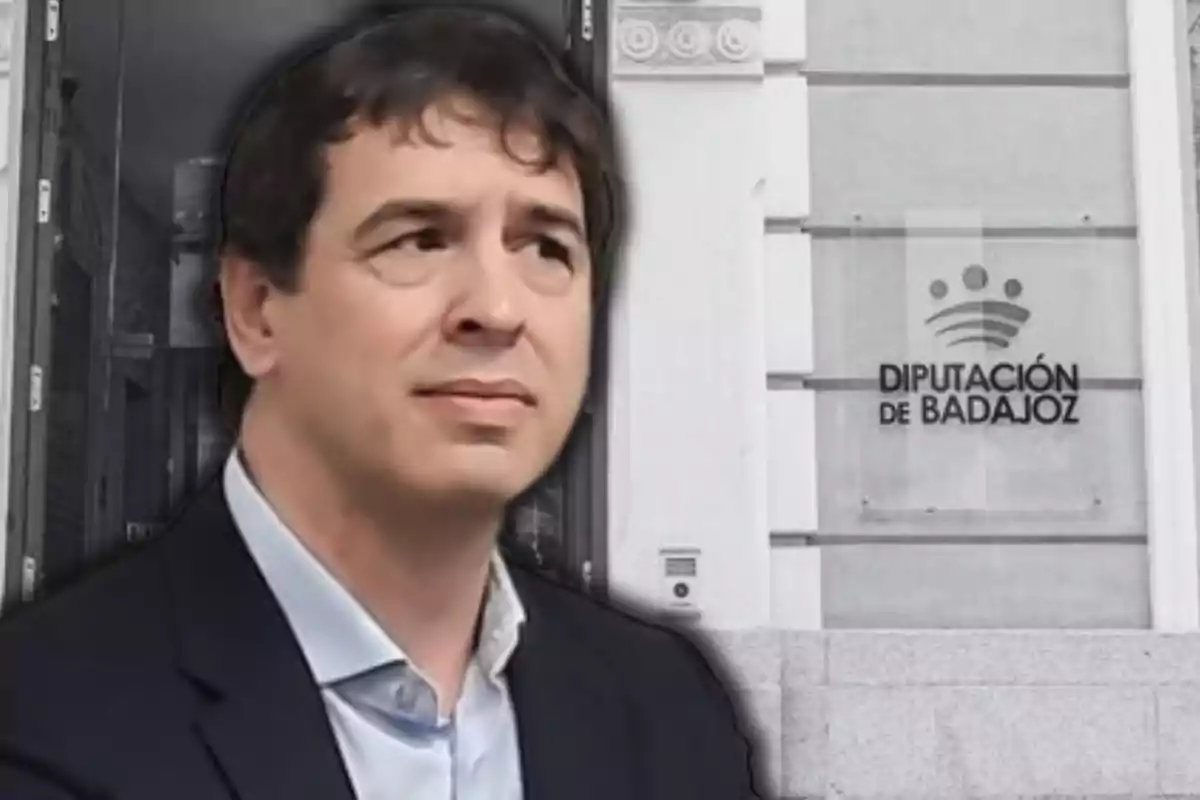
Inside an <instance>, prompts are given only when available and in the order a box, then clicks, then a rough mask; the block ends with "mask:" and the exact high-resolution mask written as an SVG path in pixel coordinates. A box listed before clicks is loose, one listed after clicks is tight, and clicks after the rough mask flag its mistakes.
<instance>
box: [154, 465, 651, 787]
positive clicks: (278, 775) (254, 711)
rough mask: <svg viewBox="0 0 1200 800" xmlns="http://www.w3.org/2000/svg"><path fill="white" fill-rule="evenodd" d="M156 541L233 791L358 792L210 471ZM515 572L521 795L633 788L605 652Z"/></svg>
mask: <svg viewBox="0 0 1200 800" xmlns="http://www.w3.org/2000/svg"><path fill="white" fill-rule="evenodd" d="M162 545H163V553H164V560H165V569H166V573H165V574H166V581H167V590H168V593H169V597H170V602H171V605H172V608H173V613H174V622H175V632H176V638H177V653H178V660H179V668H180V669H181V670H182V671H183V672H184V674H186V675H187V676H188V678H189V679H190V680H191V681H192V682H194V684H195V685H196V687H197V691H198V694H199V697H200V702H199V705H198V712H197V716H196V724H197V729H198V731H199V734H200V736H201V737H202V739H203V740H204V742H205V743H206V745H207V746H208V748H209V750H210V751H211V752H212V754H213V757H214V758H215V760H216V761H217V763H218V764H219V765H220V768H221V769H222V770H223V772H224V773H225V774H226V775H227V776H228V779H229V781H230V783H231V785H232V786H233V787H234V788H235V791H236V796H237V797H239V798H242V800H260V798H261V799H262V800H266V799H267V798H276V797H320V798H322V800H354V791H353V788H352V785H351V782H350V779H349V776H348V774H347V771H346V768H345V766H344V764H343V762H342V760H341V756H340V753H339V751H338V747H337V741H336V739H335V737H334V735H333V731H332V729H331V728H330V725H329V721H328V717H327V716H326V711H325V707H324V703H323V700H322V698H321V695H320V692H319V689H318V687H317V683H316V680H315V678H314V677H313V675H312V673H311V671H310V670H309V668H308V665H307V662H306V660H305V657H304V653H303V651H302V650H301V648H300V645H299V644H298V642H297V640H296V638H295V636H294V635H293V633H292V631H291V628H290V627H289V625H288V622H287V618H286V616H285V614H284V612H283V610H282V609H281V608H280V606H279V603H278V602H277V601H276V599H275V597H274V595H273V594H272V592H271V590H270V588H269V586H268V585H267V582H266V581H265V579H264V578H263V576H262V574H261V573H260V572H259V571H258V569H257V567H256V565H255V563H254V560H253V558H252V557H251V555H250V553H249V551H248V550H247V548H246V546H245V544H244V542H243V541H242V539H241V536H240V535H239V533H238V531H237V529H236V527H235V525H234V522H233V519H232V517H231V515H230V512H229V506H228V503H227V501H226V497H225V493H224V491H223V488H222V486H221V482H220V481H219V480H216V481H213V483H212V484H211V485H210V486H209V487H208V488H206V489H205V490H203V491H202V492H201V493H200V494H199V495H198V496H197V497H196V498H195V500H194V501H193V502H192V503H191V505H190V506H189V507H188V508H187V509H186V510H185V511H184V512H183V514H182V515H181V517H180V519H179V520H178V521H177V522H176V524H174V525H172V526H171V529H170V530H169V531H167V532H166V533H164V534H163V541H162ZM511 577H512V580H513V585H514V587H515V588H516V591H517V593H518V595H519V596H520V598H521V601H522V604H523V606H524V609H525V614H526V622H525V626H524V629H523V630H522V634H521V640H520V643H519V644H518V645H517V648H516V651H515V652H514V653H513V656H512V659H511V661H510V662H509V664H508V668H507V670H506V673H505V674H506V676H507V677H508V681H509V687H510V691H511V693H512V698H513V704H514V709H515V712H516V718H517V729H518V740H519V743H520V747H521V762H522V764H521V766H522V779H523V782H524V784H525V798H526V800H560V798H563V797H571V798H573V800H610V799H611V798H613V797H629V796H634V795H635V794H636V791H635V788H636V775H637V772H638V769H637V765H636V763H635V761H634V759H636V758H637V748H636V747H635V746H633V740H634V734H635V729H634V726H633V723H632V720H633V713H632V709H630V708H629V706H628V699H627V698H626V697H625V696H624V695H622V694H621V693H620V692H619V691H618V690H617V689H616V688H615V685H616V684H615V682H614V681H613V680H612V674H613V667H614V665H612V664H611V663H606V659H607V658H609V657H610V656H609V655H608V654H605V653H599V652H597V651H595V650H594V648H593V647H592V646H591V645H590V644H589V642H590V639H589V638H588V636H589V635H590V634H588V633H586V632H581V631H580V630H579V625H580V623H581V620H580V619H578V618H576V617H575V615H573V614H572V613H571V612H570V611H569V610H568V609H567V608H566V607H565V605H564V603H563V593H565V592H566V591H567V590H565V589H560V588H557V587H553V586H552V585H550V584H549V583H547V582H546V580H545V579H542V578H539V577H536V576H533V575H531V574H529V573H528V572H526V571H525V570H524V569H521V568H519V567H514V568H513V569H512V570H511ZM568 602H569V603H570V604H571V605H574V606H577V605H578V604H579V603H588V602H591V601H588V600H580V599H578V598H568ZM583 624H585V625H586V622H584V623H583ZM397 789H398V790H400V789H403V787H397Z"/></svg>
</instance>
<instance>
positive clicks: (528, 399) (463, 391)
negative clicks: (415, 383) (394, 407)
mask: <svg viewBox="0 0 1200 800" xmlns="http://www.w3.org/2000/svg"><path fill="white" fill-rule="evenodd" d="M414 394H416V395H417V396H418V397H431V398H436V397H445V398H450V399H453V398H461V399H464V400H474V401H479V402H481V403H483V402H487V401H495V402H498V403H499V402H504V401H507V402H509V403H512V402H517V403H520V404H521V405H525V406H530V407H532V406H536V405H537V397H536V396H535V395H534V393H533V392H532V391H530V389H529V388H528V387H526V386H525V384H523V383H521V382H520V381H516V380H512V379H502V380H484V379H479V378H461V379H459V380H453V381H446V382H444V383H438V384H432V385H429V386H422V387H419V388H418V389H417V390H416V391H415V392H414Z"/></svg>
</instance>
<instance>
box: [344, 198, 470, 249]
mask: <svg viewBox="0 0 1200 800" xmlns="http://www.w3.org/2000/svg"><path fill="white" fill-rule="evenodd" d="M457 213H459V212H458V211H456V210H455V208H454V207H453V206H451V205H450V204H448V203H444V202H441V201H438V200H414V199H393V200H386V201H384V202H383V203H380V204H379V206H378V207H376V208H375V210H374V211H372V212H371V213H370V214H368V215H367V216H366V218H365V219H364V220H363V221H362V222H360V223H358V225H356V226H355V227H354V233H353V239H354V240H355V241H360V240H362V239H364V238H366V237H367V236H369V235H370V234H371V233H373V232H374V231H375V230H376V229H377V228H379V227H381V226H383V225H385V224H387V223H389V222H396V221H397V220H414V221H422V222H436V221H439V220H445V219H446V218H447V217H451V216H454V215H455V214H457Z"/></svg>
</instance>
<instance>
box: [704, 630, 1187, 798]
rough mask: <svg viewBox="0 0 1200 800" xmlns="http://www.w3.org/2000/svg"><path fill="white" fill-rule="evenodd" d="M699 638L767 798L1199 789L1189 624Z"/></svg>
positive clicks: (1182, 794) (1159, 793)
mask: <svg viewBox="0 0 1200 800" xmlns="http://www.w3.org/2000/svg"><path fill="white" fill-rule="evenodd" d="M711 636H712V640H713V642H714V644H715V645H716V647H717V650H718V652H719V653H721V655H722V657H723V658H724V659H725V661H726V667H727V669H728V671H729V672H730V674H731V676H732V678H733V680H734V682H735V685H736V687H737V690H738V692H739V694H740V695H741V697H742V699H743V701H744V703H745V708H746V711H747V713H748V714H750V716H751V717H752V718H753V720H754V722H755V723H756V725H757V729H758V733H759V735H760V737H761V742H762V748H763V753H764V756H765V760H766V761H767V763H768V772H769V774H770V777H771V780H772V781H773V782H774V787H773V791H777V792H778V796H779V797H784V798H889V800H891V799H895V800H900V799H901V798H905V799H907V798H914V799H915V798H921V800H935V799H936V798H947V799H949V798H988V799H989V800H990V799H991V798H995V799H996V800H1000V799H1001V798H1003V799H1004V800H1008V798H1047V799H1048V798H1126V799H1131V798H1159V797H1171V798H1198V799H1200V635H1163V634H1152V633H1145V632H1130V633H1108V632H1098V633H1087V632H1031V633H1026V632H961V631H959V632H951V631H947V632H896V633H892V632H823V633H795V632H783V631H772V630H755V631H746V632H736V633H733V632H715V633H712V634H711Z"/></svg>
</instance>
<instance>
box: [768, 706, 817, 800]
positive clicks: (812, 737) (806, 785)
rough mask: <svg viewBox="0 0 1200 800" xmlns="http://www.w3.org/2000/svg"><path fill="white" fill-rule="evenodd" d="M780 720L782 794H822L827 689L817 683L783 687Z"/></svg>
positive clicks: (786, 795)
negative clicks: (816, 684)
mask: <svg viewBox="0 0 1200 800" xmlns="http://www.w3.org/2000/svg"><path fill="white" fill-rule="evenodd" d="M782 723H783V726H782V727H783V729H782V736H781V743H780V749H781V753H782V771H781V788H782V792H783V795H784V796H785V797H807V796H811V797H824V796H825V794H826V792H827V791H828V788H829V785H828V780H827V770H826V764H827V762H828V758H829V715H828V700H827V690H826V689H825V688H824V687H820V686H795V685H789V686H785V689H784V692H783V709H782Z"/></svg>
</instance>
